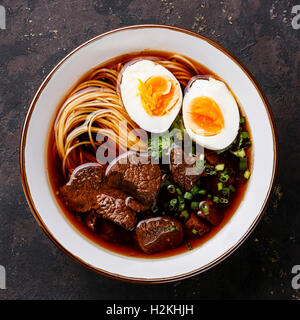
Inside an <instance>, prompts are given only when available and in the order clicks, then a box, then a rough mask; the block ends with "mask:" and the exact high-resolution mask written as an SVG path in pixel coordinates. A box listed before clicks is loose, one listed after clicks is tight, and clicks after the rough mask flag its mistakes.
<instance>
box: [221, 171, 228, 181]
mask: <svg viewBox="0 0 300 320" xmlns="http://www.w3.org/2000/svg"><path fill="white" fill-rule="evenodd" d="M229 178H230V177H229V175H228V174H227V173H225V172H223V173H221V175H220V178H219V180H220V181H221V182H227V181H228V180H229Z"/></svg>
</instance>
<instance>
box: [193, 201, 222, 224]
mask: <svg viewBox="0 0 300 320" xmlns="http://www.w3.org/2000/svg"><path fill="white" fill-rule="evenodd" d="M199 208H200V210H199V211H198V212H197V215H198V216H199V217H200V218H202V219H204V220H206V221H208V222H209V223H210V224H211V225H213V226H217V225H218V224H219V223H220V222H221V221H222V220H223V217H224V215H223V214H222V213H221V212H219V211H218V210H217V208H216V207H215V206H214V204H213V202H212V201H211V200H210V199H207V200H205V201H202V202H201V203H200V206H199Z"/></svg>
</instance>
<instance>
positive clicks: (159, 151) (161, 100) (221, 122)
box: [48, 51, 251, 258]
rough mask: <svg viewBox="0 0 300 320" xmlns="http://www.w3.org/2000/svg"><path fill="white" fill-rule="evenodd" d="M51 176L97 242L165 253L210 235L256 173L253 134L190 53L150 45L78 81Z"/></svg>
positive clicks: (56, 129)
mask: <svg viewBox="0 0 300 320" xmlns="http://www.w3.org/2000/svg"><path fill="white" fill-rule="evenodd" d="M48 168H49V179H50V182H51V186H52V188H53V191H54V194H55V197H56V199H57V201H58V203H59V205H60V207H61V208H62V211H63V212H64V214H65V215H66V217H67V218H68V220H69V221H70V222H71V223H72V225H73V226H74V227H75V228H76V229H77V230H79V231H80V232H81V233H82V234H84V235H85V236H86V237H88V238H89V239H90V240H91V241H93V242H95V243H97V244H99V245H100V246H101V247H104V248H106V249H108V250H111V251H114V252H117V253H119V254H124V255H129V256H134V257H147V258H159V257H166V256H170V255H175V254H179V253H183V252H185V251H187V250H192V249H194V248H196V247H197V246H199V245H201V244H202V243H204V242H205V241H207V240H208V239H209V238H211V237H213V236H214V235H215V234H216V233H217V232H218V231H219V230H220V229H221V228H222V227H223V226H224V224H226V222H228V220H229V219H230V217H231V216H232V215H233V214H234V212H235V211H236V209H237V207H238V206H239V204H240V202H241V201H242V198H243V195H244V193H245V190H246V187H247V182H248V180H249V179H250V172H251V135H250V130H249V127H248V123H247V119H246V117H245V116H244V115H243V114H242V110H241V108H240V107H239V105H238V103H237V99H236V98H235V96H234V94H233V92H232V91H231V90H230V88H229V87H228V86H227V85H226V84H225V83H224V81H223V80H222V79H220V78H219V77H218V76H217V75H215V74H213V73H212V72H211V71H210V70H208V69H206V68H205V67H204V66H202V65H201V64H200V63H198V62H195V61H193V60H191V59H189V58H187V57H184V56H181V55H178V54H174V53H167V52H154V51H144V52H139V53H132V54H127V55H123V56H120V57H117V58H115V59H113V60H111V61H108V62H107V63H104V64H101V65H100V66H98V67H97V68H94V69H93V70H91V71H90V72H88V73H87V74H86V75H85V76H84V77H82V78H81V79H80V80H79V81H78V83H77V84H75V85H74V87H73V88H72V90H70V92H69V93H68V94H67V95H66V97H65V98H64V99H63V101H62V103H61V105H60V106H59V107H58V110H57V113H56V115H55V120H54V121H53V125H52V126H51V128H50V134H49V141H48Z"/></svg>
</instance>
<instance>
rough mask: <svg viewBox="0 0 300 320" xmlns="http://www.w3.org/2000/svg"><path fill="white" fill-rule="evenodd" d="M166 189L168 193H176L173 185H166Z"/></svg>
mask: <svg viewBox="0 0 300 320" xmlns="http://www.w3.org/2000/svg"><path fill="white" fill-rule="evenodd" d="M167 189H168V191H169V192H170V193H175V191H176V188H175V186H174V185H173V184H170V185H168V188H167Z"/></svg>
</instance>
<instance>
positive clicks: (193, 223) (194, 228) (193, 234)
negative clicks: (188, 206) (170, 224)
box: [184, 213, 210, 238]
mask: <svg viewBox="0 0 300 320" xmlns="http://www.w3.org/2000/svg"><path fill="white" fill-rule="evenodd" d="M184 231H185V233H186V235H187V236H188V237H189V238H200V237H202V236H204V235H205V234H206V233H208V232H209V231H210V227H209V225H208V224H207V223H205V222H204V221H202V220H201V219H199V218H198V217H197V216H196V215H195V214H194V213H191V214H190V217H189V219H188V220H187V221H186V223H185V225H184Z"/></svg>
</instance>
